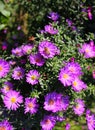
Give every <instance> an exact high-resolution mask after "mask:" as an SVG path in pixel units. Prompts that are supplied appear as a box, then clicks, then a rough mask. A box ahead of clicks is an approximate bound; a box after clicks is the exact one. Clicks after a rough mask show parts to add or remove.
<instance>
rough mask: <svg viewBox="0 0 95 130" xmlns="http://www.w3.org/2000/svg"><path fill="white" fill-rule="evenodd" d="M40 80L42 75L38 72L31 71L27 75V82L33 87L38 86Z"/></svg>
mask: <svg viewBox="0 0 95 130" xmlns="http://www.w3.org/2000/svg"><path fill="white" fill-rule="evenodd" d="M39 78H40V74H39V72H38V71H37V70H30V71H29V72H28V73H27V74H26V82H27V83H29V84H32V85H35V84H38V82H39Z"/></svg>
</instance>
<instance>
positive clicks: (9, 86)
mask: <svg viewBox="0 0 95 130" xmlns="http://www.w3.org/2000/svg"><path fill="white" fill-rule="evenodd" d="M12 89H13V84H12V83H11V82H8V81H7V82H4V85H3V87H2V88H1V92H2V93H3V94H6V93H8V92H9V91H11V90H12Z"/></svg>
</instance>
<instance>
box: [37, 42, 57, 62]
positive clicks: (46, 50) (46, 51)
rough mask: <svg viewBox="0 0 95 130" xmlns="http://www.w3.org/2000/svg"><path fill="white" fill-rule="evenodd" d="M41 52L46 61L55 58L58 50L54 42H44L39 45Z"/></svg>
mask: <svg viewBox="0 0 95 130" xmlns="http://www.w3.org/2000/svg"><path fill="white" fill-rule="evenodd" d="M39 52H40V54H41V55H42V56H43V57H44V58H46V59H48V58H53V57H54V56H55V55H56V54H57V52H58V48H57V47H56V45H54V43H52V42H49V41H42V42H40V44H39Z"/></svg>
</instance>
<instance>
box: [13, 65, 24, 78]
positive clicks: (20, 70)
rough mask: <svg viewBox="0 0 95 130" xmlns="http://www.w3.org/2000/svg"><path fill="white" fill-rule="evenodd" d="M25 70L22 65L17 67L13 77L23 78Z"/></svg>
mask: <svg viewBox="0 0 95 130" xmlns="http://www.w3.org/2000/svg"><path fill="white" fill-rule="evenodd" d="M24 73H25V70H24V69H23V68H22V67H19V66H18V67H15V68H14V70H13V73H12V78H13V79H15V80H20V79H23V77H24Z"/></svg>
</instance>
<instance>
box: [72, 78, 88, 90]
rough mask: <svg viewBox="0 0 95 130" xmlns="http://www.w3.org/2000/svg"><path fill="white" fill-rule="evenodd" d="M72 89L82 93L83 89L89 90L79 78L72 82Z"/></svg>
mask: <svg viewBox="0 0 95 130" xmlns="http://www.w3.org/2000/svg"><path fill="white" fill-rule="evenodd" d="M72 88H73V90H74V91H75V92H80V91H82V90H83V89H86V88H87V85H86V84H85V83H84V82H83V81H82V80H80V79H79V78H75V79H74V80H73V81H72Z"/></svg>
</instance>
